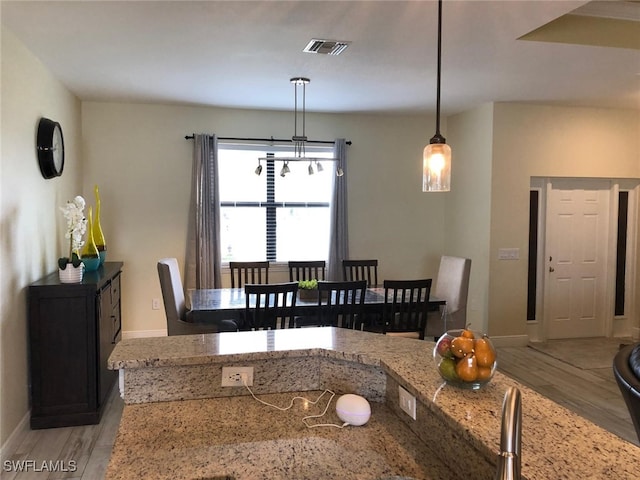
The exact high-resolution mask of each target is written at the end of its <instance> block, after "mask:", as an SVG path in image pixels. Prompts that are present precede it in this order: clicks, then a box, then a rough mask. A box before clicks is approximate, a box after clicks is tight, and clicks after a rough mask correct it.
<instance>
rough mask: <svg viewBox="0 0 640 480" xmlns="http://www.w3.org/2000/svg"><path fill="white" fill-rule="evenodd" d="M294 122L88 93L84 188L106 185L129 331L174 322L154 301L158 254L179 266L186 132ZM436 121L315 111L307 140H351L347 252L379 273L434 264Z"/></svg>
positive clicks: (107, 227) (284, 115)
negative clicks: (376, 265)
mask: <svg viewBox="0 0 640 480" xmlns="http://www.w3.org/2000/svg"><path fill="white" fill-rule="evenodd" d="M291 120H292V113H291V112H265V111H251V110H229V109H222V108H206V107H190V106H170V105H143V104H121V103H99V102H83V105H82V125H83V145H84V153H85V157H86V166H85V175H84V190H85V191H87V192H88V191H90V188H91V187H92V185H93V184H94V183H98V184H99V185H100V193H101V197H102V226H103V230H104V234H105V237H106V242H107V249H108V252H107V258H110V259H118V260H122V261H124V262H125V272H124V276H123V282H124V286H123V309H124V311H123V325H124V326H123V328H124V330H125V332H128V333H129V334H139V335H142V334H156V333H158V332H159V331H161V330H162V329H165V328H166V320H165V316H164V311H163V310H162V309H161V310H152V309H151V304H152V299H153V298H160V297H161V294H160V286H159V283H158V280H157V270H156V262H157V259H159V258H162V257H166V256H175V257H177V258H178V259H179V260H180V263H181V265H182V264H183V262H182V259H183V258H184V251H185V244H186V240H185V232H186V228H187V211H188V200H189V190H190V175H191V155H192V145H193V144H192V141H190V140H189V141H187V140H185V139H184V136H185V134H191V133H193V132H208V133H210V132H215V133H217V134H218V135H219V136H234V137H236V136H240V137H242V136H250V137H270V136H272V135H273V136H274V137H275V138H289V137H290V136H291V134H292V131H291V128H292V121H291ZM432 128H433V119H432V118H430V117H422V116H391V115H388V116H377V115H344V114H343V115H338V114H307V134H308V135H309V137H310V138H311V139H333V138H335V137H338V136H341V137H345V138H346V139H348V140H351V141H352V142H353V145H352V146H350V147H348V154H347V155H348V157H347V164H348V197H349V198H348V203H349V222H350V231H349V243H350V252H351V256H352V257H358V258H367V257H373V258H378V259H379V260H380V269H379V271H380V278H381V279H384V278H403V277H404V278H417V277H423V276H432V277H435V275H436V273H437V266H438V261H439V256H440V252H441V250H442V244H443V231H442V228H441V225H442V218H443V217H442V215H443V209H444V201H445V199H444V197H442V196H438V195H427V194H424V193H422V191H421V185H422V184H421V181H422V180H421V161H422V160H421V157H422V148H423V147H424V145H425V142H426V141H427V140H428V138H427V137H428V132H429V131H430V130H431V129H432ZM249 174H253V173H252V172H250V173H249ZM281 278H282V277H281ZM276 279H278V277H274V278H273V280H276Z"/></svg>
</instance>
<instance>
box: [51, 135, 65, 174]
mask: <svg viewBox="0 0 640 480" xmlns="http://www.w3.org/2000/svg"><path fill="white" fill-rule="evenodd" d="M51 148H52V150H53V168H54V170H55V171H56V172H57V174H58V175H60V174H61V173H62V169H63V167H64V140H63V139H62V130H61V129H60V124H56V126H55V127H54V129H53V145H52V147H51Z"/></svg>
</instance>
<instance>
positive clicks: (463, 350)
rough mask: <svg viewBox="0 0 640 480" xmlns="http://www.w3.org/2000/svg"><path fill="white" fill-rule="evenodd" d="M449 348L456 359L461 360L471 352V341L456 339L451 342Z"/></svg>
mask: <svg viewBox="0 0 640 480" xmlns="http://www.w3.org/2000/svg"><path fill="white" fill-rule="evenodd" d="M450 348H451V351H452V352H453V354H454V355H455V356H456V357H458V358H462V357H464V356H465V355H467V354H469V353H471V352H472V351H473V339H471V338H466V337H456V338H454V339H453V340H451V347H450Z"/></svg>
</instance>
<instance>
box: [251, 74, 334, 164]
mask: <svg viewBox="0 0 640 480" xmlns="http://www.w3.org/2000/svg"><path fill="white" fill-rule="evenodd" d="M289 81H290V82H291V83H292V84H293V89H294V111H293V122H294V125H293V136H292V137H291V141H292V143H293V156H292V157H276V156H270V157H268V159H269V160H275V161H282V162H285V164H284V166H283V167H282V170H281V171H280V175H281V176H282V177H284V174H286V173H289V171H290V170H289V167H288V165H287V164H288V163H289V162H300V161H304V162H307V161H308V162H309V167H308V169H307V170H308V172H309V175H313V173H314V172H313V163H315V164H316V169H317V171H318V172H322V170H323V168H322V165H321V164H320V163H319V162H327V161H329V162H331V161H334V162H335V161H337V159H336V158H327V157H307V155H306V143H307V141H308V138H307V133H306V102H307V91H306V87H307V84H309V83H310V82H311V80H309V79H308V78H306V77H293V78H291V79H289ZM298 90H302V102H301V103H302V107H301V112H300V115H299V112H298ZM299 117H300V118H299ZM298 127H300V130H298ZM299 133H301V135H299ZM260 160H267V157H264V158H259V159H258V161H260ZM256 174H257V171H256ZM336 175H337V176H342V171H341V169H340V168H338V169H337V171H336Z"/></svg>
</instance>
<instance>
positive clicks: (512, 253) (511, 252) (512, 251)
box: [498, 248, 520, 260]
mask: <svg viewBox="0 0 640 480" xmlns="http://www.w3.org/2000/svg"><path fill="white" fill-rule="evenodd" d="M519 259H520V249H519V248H499V249H498V260H519Z"/></svg>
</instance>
